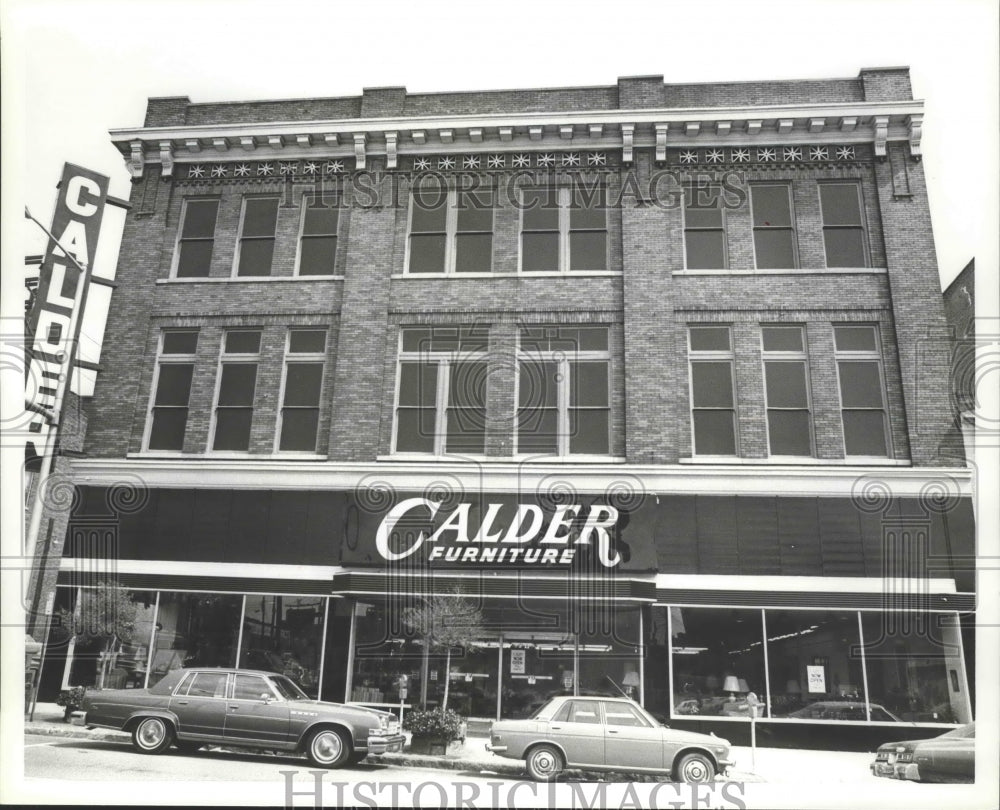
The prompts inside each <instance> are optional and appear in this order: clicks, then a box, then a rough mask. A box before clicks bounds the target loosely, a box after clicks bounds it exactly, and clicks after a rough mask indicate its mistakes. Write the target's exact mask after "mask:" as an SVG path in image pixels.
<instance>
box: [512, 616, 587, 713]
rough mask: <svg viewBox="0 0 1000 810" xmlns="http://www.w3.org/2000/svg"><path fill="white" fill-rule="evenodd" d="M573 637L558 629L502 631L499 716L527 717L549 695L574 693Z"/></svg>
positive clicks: (574, 644)
mask: <svg viewBox="0 0 1000 810" xmlns="http://www.w3.org/2000/svg"><path fill="white" fill-rule="evenodd" d="M575 650H576V641H575V639H574V637H573V636H571V635H570V636H567V635H565V634H562V633H509V634H508V633H505V634H504V636H503V646H502V649H501V663H500V666H501V670H502V671H503V693H502V699H501V702H500V716H501V717H510V718H515V719H517V718H523V717H530V716H531V715H532V714H534V713H535V711H537V710H538V709H539V708H540V707H541V706H542V705H544V704H545V703H547V702H548V701H549V699H550V698H552V697H555V696H556V695H572V694H574V683H575V672H576V667H575V664H574V659H575Z"/></svg>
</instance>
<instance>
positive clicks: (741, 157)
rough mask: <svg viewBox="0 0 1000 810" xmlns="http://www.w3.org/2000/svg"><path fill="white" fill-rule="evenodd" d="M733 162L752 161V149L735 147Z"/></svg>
mask: <svg viewBox="0 0 1000 810" xmlns="http://www.w3.org/2000/svg"><path fill="white" fill-rule="evenodd" d="M733 162H734V163H749V162H750V150H749V149H734V150H733Z"/></svg>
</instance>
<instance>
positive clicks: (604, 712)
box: [486, 695, 734, 782]
mask: <svg viewBox="0 0 1000 810" xmlns="http://www.w3.org/2000/svg"><path fill="white" fill-rule="evenodd" d="M486 749H487V750H488V751H492V752H493V753H494V754H498V755H500V756H502V757H508V758H510V759H523V760H524V762H525V767H526V769H527V771H528V775H529V776H531V778H532V779H535V780H537V781H540V782H549V781H551V780H553V779H555V778H556V776H558V775H559V773H560V772H562V771H563V770H564V769H566V768H579V769H584V770H593V771H620V772H626V773H658V774H667V775H669V776H670V777H671V778H673V779H674V780H675V781H678V782H711V781H712V780H713V779H714V778H715V776H716V774H720V773H722V774H724V773H725V772H726V770H727V769H728V768H730V767H731V766H732V765H733V764H734V763H733V759H732V752H731V748H730V745H729V742H728V741H727V740H723V739H721V738H719V737H716V736H715V735H709V734H698V733H695V732H692V731H677V730H674V729H671V728H668V727H666V726H664V725H661V724H660V723H659V722H658V721H657V720H656V719H655V718H654V717H653V716H652V715H651V714H649V712H647V711H646V710H645V709H643V708H642V707H641V706H640V705H639V704H638V703H636V702H635V701H632V700H627V699H625V698H595V697H574V696H572V695H563V696H560V697H554V698H552V700H550V701H549V702H548V703H546V704H545V705H544V706H542V708H540V709H539V710H538V711H537V712H535V714H534V715H533V716H532V717H531V718H529V719H527V720H498V721H497V722H495V723H494V724H493V727H492V729H491V730H490V741H489V742H488V743H487V744H486Z"/></svg>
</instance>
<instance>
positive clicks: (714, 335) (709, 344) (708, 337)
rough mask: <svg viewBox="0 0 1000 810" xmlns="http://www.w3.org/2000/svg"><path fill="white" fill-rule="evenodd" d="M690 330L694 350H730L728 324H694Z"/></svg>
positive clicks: (692, 349)
mask: <svg viewBox="0 0 1000 810" xmlns="http://www.w3.org/2000/svg"><path fill="white" fill-rule="evenodd" d="M688 331H689V333H690V335H691V351H693V352H712V351H729V346H730V344H729V327H728V326H692V327H691V328H690V329H689V330H688Z"/></svg>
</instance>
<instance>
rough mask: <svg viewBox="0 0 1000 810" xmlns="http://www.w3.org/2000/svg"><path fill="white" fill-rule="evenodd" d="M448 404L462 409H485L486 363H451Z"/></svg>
mask: <svg viewBox="0 0 1000 810" xmlns="http://www.w3.org/2000/svg"><path fill="white" fill-rule="evenodd" d="M449 372H450V373H449V377H450V379H449V381H448V404H449V405H454V406H458V407H462V408H485V407H486V381H487V371H486V363H452V365H451V366H450V369H449Z"/></svg>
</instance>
